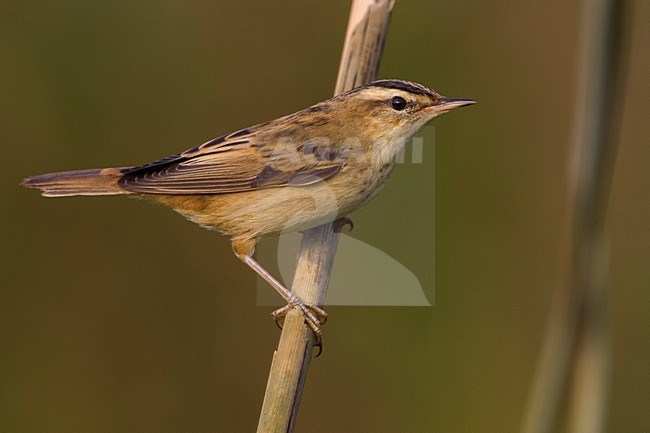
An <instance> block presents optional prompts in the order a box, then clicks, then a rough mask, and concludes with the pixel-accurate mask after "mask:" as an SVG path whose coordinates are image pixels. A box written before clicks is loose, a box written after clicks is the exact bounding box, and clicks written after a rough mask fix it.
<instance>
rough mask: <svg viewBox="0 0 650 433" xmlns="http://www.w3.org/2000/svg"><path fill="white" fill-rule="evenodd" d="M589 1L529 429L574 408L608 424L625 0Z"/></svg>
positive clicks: (575, 419)
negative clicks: (564, 203) (554, 272)
mask: <svg viewBox="0 0 650 433" xmlns="http://www.w3.org/2000/svg"><path fill="white" fill-rule="evenodd" d="M582 4H583V17H582V33H581V41H580V45H579V52H578V56H579V58H578V63H577V92H576V97H575V104H576V107H575V111H574V120H573V133H572V138H571V143H570V146H571V149H570V151H571V155H570V161H569V162H570V167H569V170H570V172H569V174H570V176H569V188H568V191H569V193H568V200H569V202H568V209H569V218H568V219H567V227H566V229H565V238H564V247H565V252H564V255H563V258H564V259H565V260H564V264H563V266H565V269H564V271H563V273H562V275H563V276H562V281H561V283H560V285H559V286H558V289H557V291H556V293H555V297H554V302H553V305H552V309H551V316H550V319H549V325H548V328H547V332H546V335H545V340H544V346H543V348H542V353H541V355H540V361H539V365H538V369H537V372H536V377H535V382H534V384H533V388H532V393H531V396H530V399H529V405H528V412H527V414H526V417H525V419H524V427H523V432H524V433H551V432H553V431H554V430H557V429H558V425H559V422H560V414H561V413H565V414H566V416H567V423H568V431H570V432H572V433H602V432H604V431H605V423H606V413H607V402H608V394H609V379H610V361H611V359H610V358H611V343H610V317H609V316H610V312H609V303H608V298H607V294H608V285H609V269H608V267H609V264H608V257H607V255H608V248H607V242H606V239H605V234H604V220H605V214H606V209H607V199H608V194H609V189H610V183H611V174H612V169H613V165H614V159H615V155H616V138H617V126H618V125H619V123H620V122H619V117H620V113H621V107H622V102H621V100H622V94H623V92H622V89H623V85H622V82H621V78H622V76H623V75H624V74H623V72H624V71H623V68H622V66H623V65H625V59H624V58H623V57H624V56H623V55H622V52H623V49H624V48H625V47H624V45H625V44H623V41H622V35H623V18H624V16H623V8H624V6H625V0H584V1H583V2H582ZM615 96H616V97H615ZM564 402H567V403H568V408H567V409H566V410H563V409H562V406H563V403H564Z"/></svg>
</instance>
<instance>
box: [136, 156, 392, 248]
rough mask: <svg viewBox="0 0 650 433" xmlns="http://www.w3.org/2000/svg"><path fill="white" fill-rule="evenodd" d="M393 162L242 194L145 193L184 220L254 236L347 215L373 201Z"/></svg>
mask: <svg viewBox="0 0 650 433" xmlns="http://www.w3.org/2000/svg"><path fill="white" fill-rule="evenodd" d="M392 169H393V164H392V163H391V164H386V165H385V166H382V167H380V168H379V169H375V170H363V171H359V170H358V169H357V170H354V171H353V172H350V171H349V170H345V168H344V169H343V170H341V172H339V173H338V174H336V175H335V176H333V177H332V178H331V179H328V180H326V181H323V182H319V183H317V184H313V185H309V186H283V187H277V188H267V189H259V190H254V191H248V192H241V193H230V194H215V195H201V196H199V195H188V196H182V195H178V196H172V195H160V196H148V197H146V198H148V199H153V200H155V201H158V202H161V203H162V204H165V205H167V206H170V207H172V208H174V209H175V210H176V211H177V212H179V213H180V214H182V215H183V216H185V217H186V218H188V219H189V220H191V221H193V222H195V223H197V224H200V225H201V226H203V227H206V228H210V229H214V230H217V231H219V232H221V233H224V234H227V235H229V236H231V237H234V238H249V239H254V238H259V237H262V236H267V235H277V234H279V233H282V232H292V231H296V230H302V229H306V228H310V227H315V226H317V225H320V224H324V223H326V222H331V221H334V220H335V219H337V218H339V217H341V216H346V215H348V214H350V213H351V212H354V211H355V210H357V209H359V208H360V207H362V206H363V205H365V204H366V203H367V202H369V201H370V200H372V198H374V197H375V196H376V195H377V194H378V193H379V192H380V191H381V190H382V189H383V186H384V185H385V183H386V181H387V180H388V177H389V176H390V173H391V171H392Z"/></svg>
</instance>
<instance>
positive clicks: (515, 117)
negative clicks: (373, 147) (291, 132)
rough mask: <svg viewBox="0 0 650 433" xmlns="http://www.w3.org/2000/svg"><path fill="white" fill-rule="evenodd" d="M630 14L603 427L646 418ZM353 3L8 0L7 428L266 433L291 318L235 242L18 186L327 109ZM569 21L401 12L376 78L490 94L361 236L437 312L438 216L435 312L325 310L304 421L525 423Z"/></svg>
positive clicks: (643, 124) (627, 429)
mask: <svg viewBox="0 0 650 433" xmlns="http://www.w3.org/2000/svg"><path fill="white" fill-rule="evenodd" d="M632 3H633V6H634V9H635V11H634V18H633V22H630V23H628V26H627V29H628V30H629V31H630V32H631V33H630V38H631V44H632V53H631V65H630V68H629V74H628V77H627V86H626V89H625V91H624V92H623V93H622V94H621V95H619V96H620V97H622V98H624V100H625V104H624V109H625V112H624V119H623V125H622V138H621V143H620V148H619V154H618V158H617V162H616V167H615V175H614V179H613V188H612V192H611V200H610V209H609V215H608V229H609V234H610V244H611V265H612V286H613V290H612V294H611V301H612V304H613V326H614V333H613V348H614V354H613V377H612V393H611V399H610V409H611V411H610V417H609V421H608V430H607V431H608V432H612V433H642V432H647V431H648V429H650V411H648V410H647V409H648V401H649V395H650V374H649V369H648V366H649V365H650V345H649V344H648V342H649V338H648V337H649V329H650V317H649V315H648V305H650V294H649V290H648V288H649V286H650V234H649V233H650V218H649V216H650V201H649V200H648V196H649V195H648V186H649V185H650V172H649V170H648V167H649V166H650V147H649V146H648V144H649V143H650V126H649V125H650V123H649V122H648V121H647V115H648V100H650V83H649V81H648V71H649V66H650V55H649V53H650V49H649V48H650V29H649V27H648V25H647V23H648V17H649V16H650V2H648V1H647V0H637V1H634V2H632ZM349 6H350V4H349V2H348V1H333V2H324V1H320V2H317V1H305V0H293V1H284V2H252V1H238V2H235V1H228V2H225V1H216V0H210V1H145V0H138V1H113V2H99V1H80V0H77V1H72V0H67V1H38V2H37V1H26V2H22V1H1V2H0V28H2V30H1V31H0V58H2V67H0V95H1V97H2V103H1V104H0V137H1V139H2V149H3V155H2V159H3V164H2V166H3V168H2V174H1V175H2V181H1V182H0V191H1V193H2V198H3V205H2V213H1V214H0V218H1V219H2V220H1V223H0V236H1V238H0V239H1V242H2V280H1V281H2V291H1V296H2V300H1V303H0V335H1V338H2V339H1V343H2V346H1V347H2V353H1V356H0V374H1V385H0V390H1V396H0V398H1V401H0V431H2V432H10V433H22V432H34V433H40V432H248V431H253V430H254V428H255V426H256V425H257V418H258V415H259V409H260V406H261V402H262V396H263V392H264V387H265V384H266V377H267V373H268V367H269V365H270V360H271V354H272V352H273V349H274V348H275V346H276V343H277V340H278V336H279V332H278V330H277V329H276V328H275V326H274V325H273V323H272V322H271V320H270V317H269V313H270V311H271V310H272V308H271V307H258V306H256V293H255V285H256V281H255V277H254V276H253V273H252V272H250V271H249V270H248V269H246V268H245V266H243V265H242V264H240V263H239V262H238V260H237V259H236V258H235V257H234V256H233V255H232V253H231V251H230V247H229V244H228V242H227V240H226V239H224V238H222V237H220V236H218V235H215V234H213V233H209V232H206V231H204V230H201V229H199V228H198V227H196V226H194V225H193V224H190V223H188V222H185V221H184V220H183V219H182V218H181V217H179V216H178V215H176V214H175V213H173V212H170V211H168V210H166V209H163V208H160V207H155V206H150V205H148V204H146V203H143V202H139V201H136V200H127V199H124V198H121V197H104V198H101V197H99V198H70V199H57V200H53V199H44V198H41V197H40V196H39V195H38V194H37V193H36V192H35V191H30V190H26V189H23V188H20V187H19V186H18V183H19V182H20V181H21V179H22V178H23V177H25V176H28V175H33V174H38V173H43V172H48V171H59V170H66V169H78V168H91V167H102V166H115V165H118V166H119V165H125V164H139V163H143V162H147V161H150V160H153V159H156V158H159V157H163V156H166V155H168V154H172V153H175V152H177V151H180V150H183V149H185V148H189V147H191V146H194V145H196V144H199V143H201V142H203V141H205V140H207V139H209V138H211V137H215V136H217V135H220V134H222V133H227V132H230V131H233V130H235V129H237V128H240V127H246V126H249V125H251V124H254V123H257V122H261V121H265V120H269V119H272V118H275V117H277V116H280V115H283V114H286V113H289V112H292V111H295V110H297V109H300V108H303V107H305V106H307V105H309V104H311V103H314V102H316V101H319V100H321V99H325V98H327V97H329V96H330V94H331V92H332V90H333V87H334V82H335V79H336V73H337V70H338V62H339V55H340V52H341V47H342V42H343V37H344V32H345V27H346V24H347V20H348V12H349ZM579 23H580V7H579V4H578V2H563V1H559V0H557V1H555V0H554V1H535V0H531V1H499V2H481V1H468V0H462V1H458V0H454V1H452V0H441V1H424V0H422V1H404V0H401V1H400V0H398V1H397V5H396V7H395V10H394V15H393V20H392V23H391V29H390V32H389V36H388V41H387V45H386V50H385V54H384V58H383V61H382V68H381V71H380V77H384V78H404V79H409V80H414V81H419V82H422V83H424V84H427V85H431V86H432V87H435V88H436V89H438V90H439V91H440V92H441V93H443V94H445V95H449V96H455V97H471V98H474V99H477V100H478V101H479V102H480V104H479V105H476V106H474V107H471V108H468V109H463V110H460V111H458V112H454V113H452V114H449V115H447V116H444V117H442V118H440V119H438V120H436V122H435V129H433V128H430V129H427V130H426V131H425V151H424V164H405V165H403V166H400V167H399V168H398V169H397V171H396V172H395V173H394V175H393V178H392V180H391V182H390V184H389V186H388V187H387V189H386V190H385V191H384V193H383V194H382V195H380V197H379V198H378V199H376V200H375V201H374V202H373V203H372V204H371V205H369V206H367V207H366V208H364V209H363V210H361V211H359V212H357V213H356V215H354V219H355V222H356V229H355V231H354V232H353V233H352V236H354V237H356V238H358V239H360V240H363V241H364V242H367V243H369V244H371V245H374V246H376V247H378V248H380V249H382V250H383V251H385V252H387V253H388V254H389V255H391V256H392V257H394V258H395V259H396V260H398V261H400V262H401V263H403V264H404V265H405V266H407V267H409V268H410V269H412V270H413V272H414V273H415V274H416V275H418V276H420V277H421V281H422V283H423V286H424V289H425V292H426V293H427V296H428V297H429V299H430V300H431V301H433V299H432V297H433V283H434V278H433V276H431V274H430V271H429V266H430V262H429V261H428V260H424V259H423V257H426V256H427V254H428V252H430V251H431V250H432V248H433V246H432V245H431V242H433V239H434V236H433V228H434V224H433V215H434V213H435V252H436V273H435V306H434V307H419V308H408V307H393V308H388V307H383V308H379V307H365V308H362V307H330V308H329V312H330V321H329V322H328V324H327V325H326V327H325V339H326V340H325V342H326V345H325V352H324V354H323V356H322V357H320V358H318V359H317V360H316V361H314V362H313V363H312V367H311V370H310V374H309V378H308V382H307V388H306V392H305V394H304V397H303V403H302V407H301V413H300V416H299V421H298V431H304V432H313V433H317V432H334V431H336V432H415V433H419V432H429V431H439V432H450V433H451V432H454V433H458V432H468V433H469V432H472V433H483V432H514V431H517V430H518V428H519V427H520V424H521V419H522V415H523V412H524V409H525V402H526V398H527V395H528V392H529V389H530V385H531V381H532V376H533V373H534V368H535V365H536V357H537V355H538V352H539V348H540V343H541V338H542V335H543V331H544V326H545V321H546V319H547V316H548V311H549V306H550V301H551V295H552V291H553V288H554V287H555V285H556V284H557V282H558V281H559V269H560V266H559V265H560V261H559V260H560V259H559V257H558V250H559V248H560V244H561V239H560V233H561V227H562V223H563V218H564V216H565V214H566V208H565V198H566V187H565V185H566V180H567V173H566V168H567V141H568V138H569V136H570V126H571V113H572V108H573V93H574V76H575V73H574V67H575V64H576V50H577V44H576V42H577V37H578V34H579V29H578V25H579ZM434 132H435V146H436V148H435V159H434V158H433V153H432V152H433V146H430V147H426V144H427V143H432V142H433V135H432V134H433V133H434ZM434 169H435V184H434V182H433V178H434V176H433V174H432V173H434ZM434 191H435V198H434ZM271 242H272V241H271ZM269 290H270V289H269Z"/></svg>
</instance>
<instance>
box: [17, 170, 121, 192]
mask: <svg viewBox="0 0 650 433" xmlns="http://www.w3.org/2000/svg"><path fill="white" fill-rule="evenodd" d="M121 177H122V173H121V172H120V169H119V168H104V169H100V168H98V169H93V170H75V171H64V172H61V173H49V174H41V175H39V176H32V177H28V178H27V179H25V180H24V181H23V183H22V185H23V186H26V187H28V188H38V189H40V190H41V193H42V194H43V195H44V196H45V197H66V196H70V195H115V194H129V191H125V190H123V189H122V188H120V187H119V186H118V185H117V181H118V180H119V179H120V178H121Z"/></svg>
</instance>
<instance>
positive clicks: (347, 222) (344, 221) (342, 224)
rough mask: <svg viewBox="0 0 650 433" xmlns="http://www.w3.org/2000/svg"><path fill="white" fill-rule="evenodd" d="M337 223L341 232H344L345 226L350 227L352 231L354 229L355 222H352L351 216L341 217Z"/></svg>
mask: <svg viewBox="0 0 650 433" xmlns="http://www.w3.org/2000/svg"><path fill="white" fill-rule="evenodd" d="M337 222H338V227H337V230H338V231H339V232H341V231H343V227H345V226H348V227H350V231H352V230H353V229H354V221H352V218H350V217H349V216H344V217H341V218H339V219H338V220H337Z"/></svg>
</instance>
